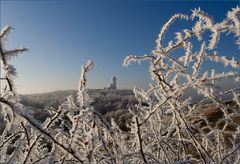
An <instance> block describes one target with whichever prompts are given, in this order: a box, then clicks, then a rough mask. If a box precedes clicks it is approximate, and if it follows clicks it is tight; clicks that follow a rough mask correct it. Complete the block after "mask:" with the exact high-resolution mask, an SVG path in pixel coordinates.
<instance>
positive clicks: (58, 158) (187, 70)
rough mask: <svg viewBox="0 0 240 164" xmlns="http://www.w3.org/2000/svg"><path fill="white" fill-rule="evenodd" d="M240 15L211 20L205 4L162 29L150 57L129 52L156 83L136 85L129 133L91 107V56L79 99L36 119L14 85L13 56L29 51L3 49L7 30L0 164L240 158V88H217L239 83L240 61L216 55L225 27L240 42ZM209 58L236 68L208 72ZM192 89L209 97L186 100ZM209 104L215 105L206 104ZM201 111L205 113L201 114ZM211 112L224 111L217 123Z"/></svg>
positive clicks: (222, 160) (233, 13)
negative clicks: (175, 27)
mask: <svg viewBox="0 0 240 164" xmlns="http://www.w3.org/2000/svg"><path fill="white" fill-rule="evenodd" d="M239 15H240V8H239V7H236V8H234V9H232V10H231V11H229V12H228V13H227V18H226V19H224V20H223V21H222V22H220V23H214V20H213V18H212V17H211V16H209V15H208V14H207V13H205V12H203V11H201V10H200V9H195V10H193V11H192V16H191V17H190V18H189V17H188V16H187V15H183V14H176V15H174V16H173V17H171V18H170V19H169V20H168V21H167V23H166V24H165V25H164V26H163V28H162V29H161V31H160V33H159V36H158V39H157V41H156V43H157V46H156V48H155V50H154V51H153V52H152V54H150V55H144V56H133V55H131V56H128V57H126V59H125V60H124V65H128V64H130V63H131V62H132V61H137V62H141V61H142V60H147V61H149V63H150V73H151V76H152V80H153V83H152V84H151V85H150V89H149V90H147V91H145V90H143V89H141V90H138V89H134V93H135V96H136V98H137V100H138V102H139V103H138V104H136V106H135V108H133V109H129V112H131V113H132V115H133V117H132V121H131V124H130V125H129V128H130V129H131V131H130V132H124V131H122V130H121V129H120V128H119V127H118V125H117V124H116V123H115V122H114V121H111V122H108V121H107V120H106V119H105V118H104V117H103V116H102V115H101V114H100V113H98V112H97V111H96V110H94V108H93V107H92V106H91V99H90V98H89V96H88V94H87V89H86V83H87V78H86V74H87V73H88V71H89V70H90V69H91V67H92V66H93V62H92V61H89V62H88V63H87V64H86V65H85V66H83V67H82V72H81V80H80V83H79V92H78V98H77V100H76V99H75V98H74V97H72V96H70V97H68V99H67V101H66V102H64V103H63V104H62V105H60V106H59V107H58V109H54V108H49V109H47V110H48V111H49V112H50V115H51V116H50V117H48V118H47V119H46V120H45V122H44V123H40V122H38V121H37V120H35V119H34V118H33V116H32V113H31V111H29V110H27V109H26V108H25V107H24V106H23V105H21V104H20V103H19V99H18V96H17V94H16V93H15V91H14V83H13V79H14V76H15V75H16V70H15V68H14V67H13V66H12V65H10V64H9V62H10V59H11V58H12V57H13V56H17V55H18V54H20V53H22V52H24V51H26V50H27V49H26V48H19V49H14V50H10V51H9V50H6V49H5V46H4V42H5V40H6V37H7V35H8V33H9V32H10V31H11V30H12V28H11V27H7V28H5V29H3V30H2V31H1V36H0V37H1V44H0V53H1V54H0V55H1V70H2V72H1V95H0V96H1V97H0V103H1V113H2V114H3V116H4V127H5V129H4V131H3V133H2V134H1V135H0V154H1V155H0V163H1V162H6V163H14V162H16V161H18V162H19V163H176V162H179V163H181V162H188V163H226V162H228V163H239V162H240V121H239V120H240V98H239V97H240V95H239V89H240V88H233V89H231V90H229V91H225V92H224V93H219V92H217V90H218V89H219V86H218V85H217V84H216V83H217V81H219V80H221V79H226V78H235V79H236V80H239V77H240V75H239V67H240V62H239V61H237V60H236V59H235V58H234V57H233V58H228V57H225V56H220V55H218V53H217V52H213V50H215V48H216V46H217V44H218V42H219V40H220V35H221V33H224V32H227V33H233V34H234V35H235V36H236V38H237V41H236V44H237V45H238V46H240V18H239ZM196 18H199V19H198V20H197V21H196V22H195V24H194V26H193V27H192V28H191V29H183V30H182V31H180V32H177V33H176V41H170V42H169V44H168V45H167V46H166V47H164V45H163V43H164V35H165V34H166V32H167V30H168V28H169V27H170V25H171V24H172V23H174V21H176V20H177V19H184V20H186V21H190V20H192V21H195V19H196ZM209 30H210V31H211V33H212V35H211V37H210V38H211V39H210V41H209V42H206V41H204V40H203V38H202V35H203V34H204V33H205V32H206V31H209ZM193 37H197V39H198V41H199V44H201V47H200V50H198V51H193V43H192V42H191V38H193ZM176 49H183V50H184V54H182V56H180V57H175V56H174V55H173V51H175V50H176ZM206 61H211V62H216V63H220V64H222V65H223V66H226V65H229V66H231V67H232V68H233V70H236V71H235V72H234V71H231V72H225V71H224V69H222V70H221V71H222V72H220V73H215V71H214V70H211V71H209V70H206V71H205V72H203V71H202V70H201V69H202V65H203V63H204V62H206ZM189 89H193V90H196V91H197V92H198V94H201V95H203V96H204V97H205V99H203V100H202V101H200V102H199V103H196V104H193V103H192V101H191V98H184V95H185V94H186V91H187V90H189ZM224 94H232V95H233V100H232V103H231V105H229V104H228V105H227V104H226V103H225V102H223V101H222V100H221V96H222V95H224ZM206 101H208V102H209V101H210V102H211V103H212V104H214V107H212V108H209V106H210V105H209V106H204V103H206ZM201 108H206V109H207V108H208V110H207V111H205V112H200V110H201ZM213 110H215V111H213ZM216 111H218V113H217V112H216ZM206 113H207V114H206ZM209 113H210V114H211V113H217V114H219V113H221V114H222V115H221V117H220V118H218V120H217V121H216V122H215V124H213V123H212V120H209V119H208V115H210V114H209Z"/></svg>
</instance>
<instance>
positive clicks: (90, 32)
mask: <svg viewBox="0 0 240 164" xmlns="http://www.w3.org/2000/svg"><path fill="white" fill-rule="evenodd" d="M0 3H1V10H0V11H1V20H0V22H1V28H2V27H4V26H6V25H11V26H13V27H14V28H16V29H15V30H14V31H13V32H12V33H11V35H10V36H9V40H8V47H9V48H14V47H19V46H25V47H27V48H29V49H30V51H29V52H27V53H25V54H24V55H23V56H20V57H18V58H15V59H14V60H13V64H14V65H15V66H16V68H17V70H18V74H19V75H18V79H17V81H16V84H17V88H18V92H20V93H37V92H46V91H52V90H61V89H76V88H77V86H78V81H79V72H80V68H81V65H82V64H84V63H85V62H86V61H87V60H89V59H90V60H94V61H95V63H96V66H95V69H94V70H92V71H91V73H90V75H89V83H88V87H89V88H103V87H104V86H108V85H109V83H110V79H111V76H113V75H115V76H117V78H118V87H119V88H133V87H134V86H137V87H146V86H147V85H148V83H149V82H151V81H150V76H149V73H148V65H147V63H143V64H141V65H140V66H139V65H138V64H133V65H131V66H129V67H128V68H123V67H122V61H123V59H124V57H125V56H127V55H129V54H136V55H142V54H146V53H150V52H151V51H152V50H153V49H154V48H155V40H156V38H157V35H158V33H159V30H160V29H161V27H162V26H163V24H164V23H165V22H166V21H167V20H168V18H170V16H172V15H173V14H175V13H179V12H181V13H184V14H188V15H190V14H191V9H194V8H197V7H200V8H201V9H202V10H204V11H206V12H207V13H208V14H210V15H212V16H213V17H214V18H215V20H216V21H217V22H218V21H221V20H222V19H223V18H225V14H226V13H227V11H228V10H230V9H231V8H233V7H236V6H237V5H239V1H201V2H199V1H198V2H197V1H185V2H178V1H169V2H167V1H134V0H133V1H116V0H115V1H106V0H103V1H100V0H97V1H92V0H86V1H81V0H79V1H77V0H65V1H64V0H60V1H54V0H48V1H47V0H39V1H37V0H35V1H34V0H32V1H31V0H22V1H17V0H16V1H12V0H11V1H2V0H1V2H0ZM182 24H183V25H182ZM185 24H186V23H185ZM183 26H184V22H179V23H178V22H177V24H176V26H175V28H171V29H170V31H169V35H167V37H166V39H170V37H172V36H171V35H170V33H172V32H176V31H175V30H176V29H177V28H180V27H183ZM173 27H174V26H173ZM228 38H229V39H228ZM234 41H235V40H234V39H232V36H231V35H230V36H228V37H226V39H223V40H222V41H221V42H220V45H219V47H221V49H219V51H220V52H221V53H222V54H223V55H226V56H228V55H229V56H236V57H237V58H238V57H239V49H238V48H237V46H232V44H233V43H234ZM229 53H231V54H229ZM237 55H238V56H237Z"/></svg>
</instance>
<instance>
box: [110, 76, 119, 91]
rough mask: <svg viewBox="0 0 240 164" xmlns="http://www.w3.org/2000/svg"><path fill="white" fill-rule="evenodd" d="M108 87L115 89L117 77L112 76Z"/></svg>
mask: <svg viewBox="0 0 240 164" xmlns="http://www.w3.org/2000/svg"><path fill="white" fill-rule="evenodd" d="M109 89H117V78H116V77H115V76H113V77H112V82H111V84H110V87H109Z"/></svg>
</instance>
